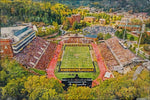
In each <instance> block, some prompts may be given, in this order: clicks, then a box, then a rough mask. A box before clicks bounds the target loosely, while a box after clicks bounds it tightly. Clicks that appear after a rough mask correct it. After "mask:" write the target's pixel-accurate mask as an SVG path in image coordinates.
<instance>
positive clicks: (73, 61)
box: [61, 46, 93, 68]
mask: <svg viewBox="0 0 150 100" xmlns="http://www.w3.org/2000/svg"><path fill="white" fill-rule="evenodd" d="M61 68H93V64H92V58H91V55H90V50H89V47H88V46H83V47H80V46H66V48H65V50H64V54H63V59H62V64H61Z"/></svg>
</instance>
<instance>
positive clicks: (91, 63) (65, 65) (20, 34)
mask: <svg viewBox="0 0 150 100" xmlns="http://www.w3.org/2000/svg"><path fill="white" fill-rule="evenodd" d="M14 29H15V30H16V29H18V31H16V32H15V33H13V30H14ZM9 30H12V33H11V34H12V36H13V35H14V37H15V38H14V42H13V43H10V42H9V41H8V40H9V39H10V37H7V39H6V37H5V38H4V39H1V42H3V45H2V48H3V50H4V53H5V54H6V53H9V55H8V56H10V58H12V57H13V59H15V60H16V61H18V62H19V63H20V64H21V65H23V66H24V67H25V68H26V69H28V70H29V71H30V72H31V73H34V74H39V73H36V72H39V71H43V73H46V75H47V77H48V78H55V79H58V80H59V81H60V82H61V81H62V80H64V79H65V78H74V77H75V76H76V77H79V78H90V80H92V84H91V85H90V87H92V86H95V85H98V84H99V81H98V80H106V79H109V78H112V77H114V76H113V74H112V72H113V71H117V72H118V73H121V74H124V73H127V72H128V71H130V69H131V68H132V67H133V66H135V63H134V61H133V59H135V57H136V55H135V54H134V53H132V52H131V51H130V50H128V49H127V48H125V46H124V45H122V44H121V42H120V40H119V39H118V38H117V37H112V38H110V39H107V40H103V41H100V42H96V41H95V38H90V37H85V36H84V35H80V34H66V35H64V36H61V37H59V38H57V37H56V38H53V39H52V40H51V39H50V41H47V40H46V39H43V38H41V37H38V36H35V32H34V28H33V26H27V27H10V29H9ZM10 32H11V31H10ZM2 33H6V32H3V31H2ZM16 34H17V35H16ZM2 36H6V34H2ZM17 38H18V39H17ZM57 39H59V41H57V42H56V41H55V40H57ZM22 44H23V46H22ZM11 45H12V46H14V47H13V48H11ZM6 46H7V48H8V49H5V48H6ZM15 47H16V48H18V49H15ZM5 50H6V51H5ZM17 50H18V51H17ZM80 85H81V84H80Z"/></svg>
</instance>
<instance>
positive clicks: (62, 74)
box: [55, 62, 100, 80]
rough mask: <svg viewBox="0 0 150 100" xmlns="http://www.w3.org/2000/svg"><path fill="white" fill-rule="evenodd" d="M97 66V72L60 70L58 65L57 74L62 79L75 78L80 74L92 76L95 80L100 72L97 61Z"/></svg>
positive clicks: (80, 75)
mask: <svg viewBox="0 0 150 100" xmlns="http://www.w3.org/2000/svg"><path fill="white" fill-rule="evenodd" d="M95 68H96V72H58V69H59V67H56V68H55V75H56V77H57V78H58V79H60V80H62V78H74V77H75V75H76V74H78V75H79V77H80V78H92V79H93V80H94V79H96V78H97V77H98V75H99V73H100V72H99V68H98V65H97V63H96V62H95Z"/></svg>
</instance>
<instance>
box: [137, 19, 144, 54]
mask: <svg viewBox="0 0 150 100" xmlns="http://www.w3.org/2000/svg"><path fill="white" fill-rule="evenodd" d="M141 20H142V30H141V34H140V39H139V43H138V48H137V49H136V55H137V54H138V51H139V45H140V42H141V39H142V34H143V33H144V31H145V24H143V19H142V18H141Z"/></svg>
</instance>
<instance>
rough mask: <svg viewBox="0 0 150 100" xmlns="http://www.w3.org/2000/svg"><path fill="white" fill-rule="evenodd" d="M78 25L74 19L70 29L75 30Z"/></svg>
mask: <svg viewBox="0 0 150 100" xmlns="http://www.w3.org/2000/svg"><path fill="white" fill-rule="evenodd" d="M78 28H79V27H78V22H77V21H75V22H74V23H73V25H72V29H73V30H76V29H78Z"/></svg>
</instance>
